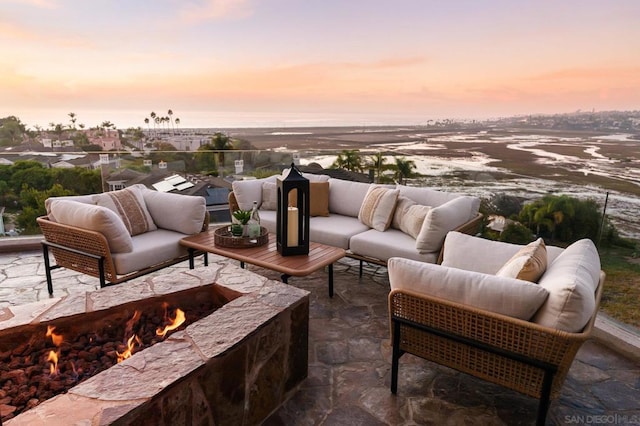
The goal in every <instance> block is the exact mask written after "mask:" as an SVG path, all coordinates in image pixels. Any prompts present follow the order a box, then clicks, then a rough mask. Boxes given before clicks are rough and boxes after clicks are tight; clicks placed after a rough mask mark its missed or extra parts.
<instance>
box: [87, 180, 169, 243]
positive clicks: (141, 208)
mask: <svg viewBox="0 0 640 426" xmlns="http://www.w3.org/2000/svg"><path fill="white" fill-rule="evenodd" d="M93 200H94V202H95V203H96V204H97V205H99V206H102V207H106V208H108V209H109V210H112V211H113V212H115V213H116V214H117V215H118V216H120V218H121V219H122V222H123V223H124V226H125V227H126V228H127V231H128V232H129V234H130V235H132V236H133V235H138V234H143V233H145V232H148V231H155V230H156V229H158V227H157V226H156V224H155V223H154V221H153V219H152V218H151V214H149V210H147V206H146V204H145V202H144V198H143V197H142V192H141V191H140V189H139V188H137V187H131V188H125V189H121V190H119V191H110V192H105V193H102V194H95V195H94V196H93Z"/></svg>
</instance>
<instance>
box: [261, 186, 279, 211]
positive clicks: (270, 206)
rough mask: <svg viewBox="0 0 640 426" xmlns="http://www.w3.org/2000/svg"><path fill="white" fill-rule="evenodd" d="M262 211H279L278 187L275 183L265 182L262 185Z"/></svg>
mask: <svg viewBox="0 0 640 426" xmlns="http://www.w3.org/2000/svg"><path fill="white" fill-rule="evenodd" d="M260 209H262V210H277V209H278V185H277V184H276V183H275V182H264V183H263V184H262V204H261V205H260Z"/></svg>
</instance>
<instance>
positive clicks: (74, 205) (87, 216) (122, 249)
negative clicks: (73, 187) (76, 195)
mask: <svg viewBox="0 0 640 426" xmlns="http://www.w3.org/2000/svg"><path fill="white" fill-rule="evenodd" d="M50 208H51V212H52V214H53V215H54V216H55V218H56V221H57V222H59V223H62V224H63V225H71V226H76V227H78V228H84V229H88V230H90V231H96V232H100V233H101V234H102V235H104V237H105V238H106V239H107V243H108V244H109V249H110V250H111V251H112V252H113V253H128V252H130V251H131V250H133V241H132V240H131V236H130V235H129V233H128V232H127V230H126V228H125V226H124V223H122V220H121V219H120V217H118V215H117V214H115V213H114V212H113V211H112V210H110V209H107V208H106V207H101V206H96V205H94V204H85V203H79V202H77V201H69V200H56V199H55V198H54V199H52V200H51V202H50Z"/></svg>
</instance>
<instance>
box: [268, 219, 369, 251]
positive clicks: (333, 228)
mask: <svg viewBox="0 0 640 426" xmlns="http://www.w3.org/2000/svg"><path fill="white" fill-rule="evenodd" d="M260 224H261V225H262V226H264V227H265V228H267V230H268V231H269V232H271V233H275V232H276V212H275V211H272V210H265V211H260ZM367 230H369V227H368V226H366V225H363V224H362V223H360V221H359V220H358V219H357V218H355V217H349V216H341V215H337V214H331V215H330V216H328V217H324V216H317V217H312V218H311V220H310V221H309V239H310V240H311V241H313V242H316V243H320V244H326V245H328V246H333V247H340V248H343V249H345V250H347V249H348V248H349V240H350V239H351V238H352V237H353V236H354V235H356V234H359V233H361V232H365V231H367Z"/></svg>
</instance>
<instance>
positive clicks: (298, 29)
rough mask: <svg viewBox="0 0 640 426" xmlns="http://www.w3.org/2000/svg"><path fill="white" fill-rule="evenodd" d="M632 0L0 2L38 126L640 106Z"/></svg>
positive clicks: (1, 33) (3, 39)
mask: <svg viewBox="0 0 640 426" xmlns="http://www.w3.org/2000/svg"><path fill="white" fill-rule="evenodd" d="M639 22H640V1H638V0H610V1H601V0H599V1H591V0H566V1H550V0H532V1H518V0H484V1H478V0H469V1H456V0H452V1H440V0H438V1H435V0H384V1H383V0H153V1H151V0H149V1H142V0H0V117H5V116H8V115H15V116H17V117H19V118H20V119H21V120H22V121H23V122H24V123H25V124H27V126H28V127H31V128H33V126H34V125H39V126H42V127H47V126H48V125H49V123H50V122H55V123H65V124H67V123H69V117H68V113H69V112H74V113H75V114H76V115H77V120H78V123H84V124H85V125H86V126H87V127H91V126H95V125H97V124H99V123H101V122H102V121H105V120H109V121H111V122H113V123H115V124H116V125H117V126H118V127H120V128H124V127H129V126H142V127H145V124H144V118H145V117H148V116H149V113H150V112H151V111H154V112H156V113H157V114H159V115H165V114H166V113H167V110H168V109H172V111H173V112H174V116H173V117H174V118H176V117H178V118H180V121H181V123H182V124H181V127H236V126H250V127H256V126H262V125H266V126H270V125H276V126H296V125H336V124H342V125H374V124H424V123H426V122H427V120H432V119H433V120H437V119H442V118H454V119H484V118H492V117H500V116H513V115H522V114H530V113H533V114H536V113H563V112H573V111H576V110H592V109H595V110H596V111H602V110H614V109H616V110H638V109H640V24H638V23H639Z"/></svg>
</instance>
